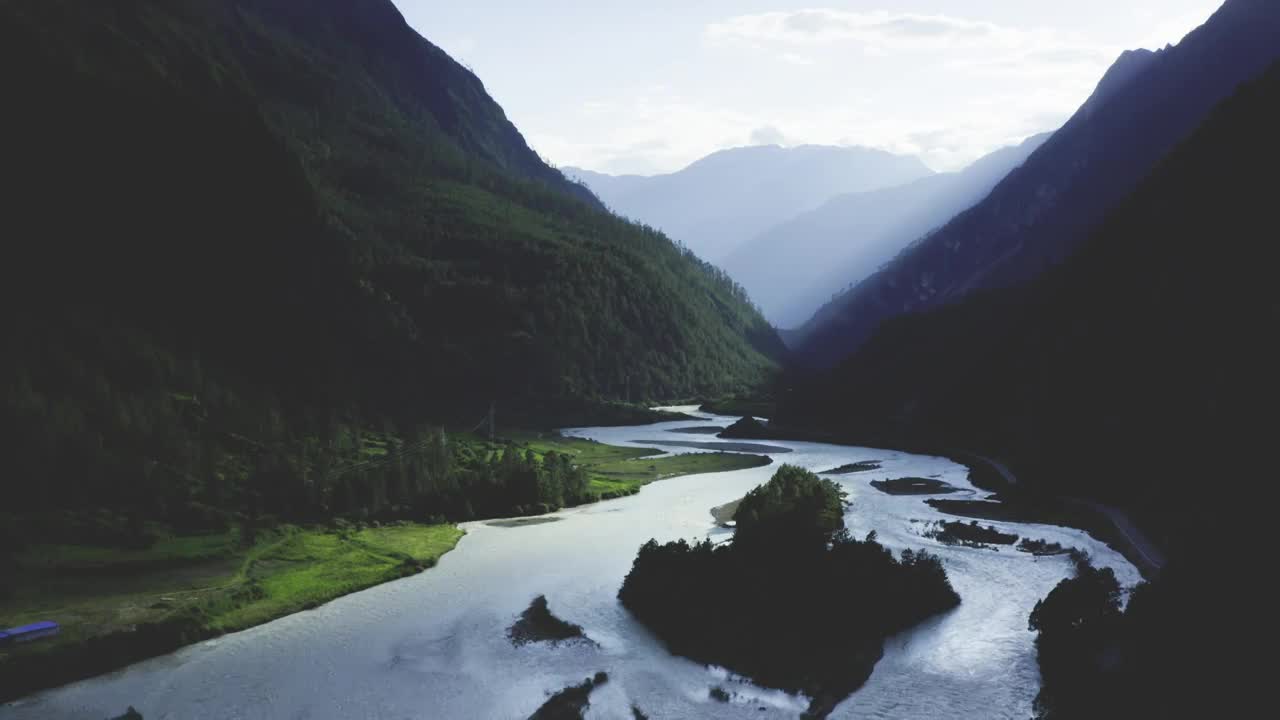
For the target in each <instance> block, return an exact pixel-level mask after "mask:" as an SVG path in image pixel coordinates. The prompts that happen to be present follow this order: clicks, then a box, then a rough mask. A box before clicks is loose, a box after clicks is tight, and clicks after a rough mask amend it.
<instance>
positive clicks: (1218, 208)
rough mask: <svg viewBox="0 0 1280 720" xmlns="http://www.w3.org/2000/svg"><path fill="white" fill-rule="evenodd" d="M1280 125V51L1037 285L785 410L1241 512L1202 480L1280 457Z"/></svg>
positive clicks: (1087, 482)
mask: <svg viewBox="0 0 1280 720" xmlns="http://www.w3.org/2000/svg"><path fill="white" fill-rule="evenodd" d="M1278 127H1280V63H1277V64H1275V65H1273V67H1272V68H1271V69H1270V70H1269V71H1267V72H1266V74H1265V75H1263V76H1262V77H1261V78H1260V79H1258V80H1256V81H1254V82H1252V83H1250V84H1247V85H1245V86H1243V87H1242V88H1241V89H1240V90H1239V92H1238V93H1237V94H1236V95H1235V96H1234V97H1233V98H1231V99H1229V100H1228V101H1226V102H1225V103H1223V104H1222V105H1221V106H1220V107H1219V108H1218V109H1217V110H1215V111H1214V112H1212V113H1211V114H1210V115H1209V117H1208V119H1207V121H1206V122H1205V123H1204V125H1203V127H1201V128H1200V129H1199V130H1197V131H1196V132H1195V133H1194V134H1193V135H1192V136H1191V137H1190V138H1189V139H1188V140H1187V141H1186V142H1184V143H1183V144H1181V145H1180V146H1179V147H1178V148H1177V149H1176V150H1175V151H1173V152H1172V153H1171V154H1169V155H1168V156H1167V157H1166V158H1165V159H1164V160H1163V161H1161V162H1160V163H1158V164H1157V166H1156V168H1155V169H1154V172H1153V173H1152V174H1151V175H1150V176H1149V177H1148V178H1147V179H1146V180H1145V181H1143V182H1142V183H1140V185H1139V186H1138V188H1137V189H1136V190H1135V191H1134V192H1132V193H1131V194H1129V195H1128V196H1127V197H1126V198H1125V199H1123V200H1122V201H1121V202H1120V203H1118V204H1117V205H1116V207H1115V208H1114V209H1113V210H1112V211H1111V212H1110V213H1109V214H1108V215H1107V217H1106V219H1105V220H1104V221H1103V222H1102V223H1101V225H1100V226H1099V227H1098V228H1097V229H1096V231H1095V232H1093V233H1092V234H1091V236H1090V237H1089V239H1088V240H1087V241H1086V242H1085V243H1084V244H1083V245H1082V246H1081V247H1080V248H1079V249H1078V252H1077V254H1075V255H1074V256H1072V257H1071V258H1069V259H1068V260H1067V261H1065V262H1064V263H1062V264H1061V265H1060V266H1058V267H1055V268H1054V269H1052V270H1050V271H1049V272H1047V273H1046V274H1045V275H1043V276H1042V277H1041V278H1039V279H1038V280H1036V281H1035V282H1033V283H1031V284H1029V285H1027V286H1022V287H1017V288H1008V289H1002V290H994V291H986V292H982V293H975V294H972V295H970V296H969V297H967V298H965V299H964V300H962V301H960V302H957V303H953V304H950V305H946V306H943V307H940V308H937V309H934V310H932V311H928V312H923V313H919V314H913V315H906V316H902V317H899V318H896V319H894V320H891V321H889V322H888V323H886V324H885V325H884V327H883V328H882V330H881V331H880V332H878V333H877V334H876V335H875V336H874V337H873V338H872V340H871V341H869V342H868V343H866V344H865V345H864V346H863V347H862V348H861V349H860V350H859V351H858V352H857V353H855V354H854V355H853V356H851V357H850V358H848V359H847V360H846V361H845V362H843V363H842V364H841V365H839V366H838V367H837V368H835V369H834V370H832V371H830V372H827V373H822V374H820V375H819V376H818V377H816V378H815V379H814V380H813V381H812V382H810V383H805V384H802V386H801V387H799V388H797V389H796V390H795V392H794V393H792V394H789V395H787V396H785V397H787V398H789V399H790V400H791V401H790V402H789V403H786V404H785V406H784V408H783V410H782V418H781V419H782V420H784V421H788V422H793V423H800V424H806V423H807V424H813V425H818V426H821V427H824V428H831V429H840V430H843V431H844V432H847V433H849V434H850V435H852V436H855V437H860V438H862V439H863V440H864V441H866V440H867V439H868V438H872V437H877V436H879V437H884V436H887V435H897V436H899V437H901V436H908V437H911V438H915V439H927V440H930V441H932V442H933V443H934V444H935V445H936V446H942V447H958V448H968V449H970V450H973V451H976V452H983V453H990V454H992V455H994V456H997V457H1000V458H1002V459H1005V460H1007V461H1009V463H1010V464H1011V465H1013V466H1014V468H1015V470H1023V471H1026V472H1024V473H1020V475H1022V477H1024V478H1025V479H1026V482H1028V483H1033V484H1034V485H1035V486H1036V487H1038V489H1040V490H1043V491H1047V492H1048V493H1050V494H1053V495H1059V494H1062V495H1072V496H1085V497H1093V498H1100V499H1103V500H1105V501H1109V502H1113V503H1116V504H1120V505H1121V506H1123V507H1127V508H1129V509H1130V510H1132V511H1134V512H1136V513H1138V514H1139V515H1140V516H1141V517H1142V518H1144V519H1146V520H1149V521H1153V522H1154V524H1155V525H1156V526H1157V527H1159V528H1163V529H1164V530H1165V531H1167V532H1169V533H1176V532H1178V531H1180V530H1183V531H1190V532H1202V531H1203V525H1204V524H1205V523H1214V522H1219V521H1222V522H1228V523H1231V524H1234V523H1236V522H1237V518H1236V514H1237V512H1238V505H1239V496H1238V495H1237V494H1236V493H1232V492H1217V491H1210V492H1205V489H1206V488H1218V489H1223V488H1227V487H1231V486H1232V485H1231V483H1234V482H1237V481H1238V482H1240V483H1243V486H1244V487H1253V486H1255V484H1256V483H1258V482H1261V483H1263V484H1266V483H1267V482H1268V480H1267V479H1264V478H1266V476H1267V474H1268V472H1269V471H1268V470H1267V468H1270V467H1271V465H1272V463H1273V461H1274V458H1273V457H1272V455H1273V447H1274V437H1273V435H1274V429H1275V424H1274V422H1272V421H1271V420H1270V419H1271V418H1273V417H1274V415H1275V412H1276V408H1277V407H1280V374H1277V372H1276V369H1277V368H1280V303H1277V301H1276V292H1275V282H1274V277H1273V276H1274V269H1275V266H1276V263H1277V261H1278V260H1280V248H1278V247H1277V246H1276V243H1275V242H1274V238H1275V237H1276V225H1277V219H1276V215H1275V208H1274V205H1275V192H1274V186H1273V185H1272V184H1271V183H1269V182H1266V181H1261V182H1260V180H1261V179H1265V178H1269V177H1271V176H1272V175H1273V174H1274V172H1275V168H1276V167H1280V133H1277V132H1276V128H1278ZM1215 511H1218V512H1220V514H1218V515H1215V514H1214V513H1215ZM1158 714H1160V713H1157V715H1158ZM1174 714H1176V713H1174Z"/></svg>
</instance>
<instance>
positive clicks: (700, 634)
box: [618, 465, 960, 717]
mask: <svg viewBox="0 0 1280 720" xmlns="http://www.w3.org/2000/svg"><path fill="white" fill-rule="evenodd" d="M844 504H845V496H844V493H843V491H841V489H840V487H839V485H837V484H836V483H834V482H833V481H831V480H826V479H822V478H819V477H818V476H817V475H814V474H813V473H811V472H808V471H807V470H804V469H801V468H798V467H794V466H790V465H784V466H782V467H781V468H779V469H778V471H777V473H775V474H774V476H773V478H772V479H771V480H770V481H769V482H767V483H765V484H764V485H761V486H760V487H757V488H756V489H754V490H752V491H751V492H750V493H748V494H747V495H746V497H745V498H743V500H742V502H741V504H740V505H739V506H738V510H737V513H736V514H735V519H736V521H737V531H736V533H735V535H734V538H733V540H732V541H730V542H727V543H722V544H719V545H714V544H712V543H711V542H710V541H709V540H704V541H702V542H700V543H695V544H689V543H688V542H686V541H684V540H680V541H677V542H671V543H666V544H664V545H659V544H658V543H657V542H656V541H653V540H650V541H649V542H648V543H646V544H645V545H644V546H643V547H641V548H640V552H639V555H638V556H637V557H636V560H635V564H634V565H633V566H632V569H631V572H630V574H628V575H627V578H626V580H625V581H624V582H623V585H622V589H621V590H620V591H619V592H618V597H619V599H620V600H621V601H622V604H623V605H624V606H625V607H626V608H627V609H628V610H630V611H631V612H632V613H633V614H634V615H635V616H636V617H637V618H638V619H639V620H640V621H641V622H643V623H644V624H645V625H646V626H648V627H649V628H650V629H651V630H652V631H653V632H654V633H655V634H657V635H658V637H660V638H661V639H662V640H663V641H664V642H665V643H666V644H667V647H668V648H669V649H670V650H671V651H672V652H673V653H676V654H678V655H683V656H685V657H688V658H691V659H693V660H696V661H698V662H704V663H708V664H715V665H720V666H723V667H725V668H728V669H729V670H732V671H733V672H736V673H739V674H741V675H744V676H746V677H749V678H751V680H753V681H754V682H756V683H758V684H760V685H764V686H768V687H775V688H780V689H783V690H786V691H788V692H792V693H804V694H805V695H807V696H808V697H809V698H810V699H811V702H810V705H809V710H808V713H807V716H810V717H825V716H826V714H827V713H829V712H830V711H831V709H832V708H834V707H835V705H836V704H837V703H839V702H840V701H841V700H843V699H844V698H845V697H846V696H848V695H849V693H851V692H853V691H854V690H856V689H858V688H859V687H860V686H861V685H862V684H863V683H864V682H866V680H867V678H868V677H869V676H870V675H871V670H872V668H874V667H875V664H876V662H877V661H878V660H879V659H880V656H881V654H882V653H883V644H884V640H885V638H887V637H889V636H890V635H893V634H894V633H897V632H900V631H902V630H905V629H907V628H909V627H911V626H913V625H915V624H917V623H919V622H920V621H922V620H924V619H925V618H927V617H930V616H932V615H935V614H937V613H940V612H943V611H946V610H949V609H951V608H953V607H955V606H956V605H957V604H959V602H960V597H959V596H958V595H957V594H956V592H955V590H953V589H952V587H951V584H950V582H949V581H948V580H947V575H946V572H945V571H944V570H943V567H942V563H941V562H940V561H939V560H938V558H936V557H934V556H933V555H929V554H928V553H924V552H913V551H911V550H905V551H903V553H902V555H901V557H894V555H893V554H892V553H891V552H890V551H889V550H888V549H886V548H885V547H884V546H882V545H880V544H879V543H877V542H876V541H875V537H874V533H873V534H872V535H869V536H868V537H867V538H866V539H865V540H855V539H854V538H852V537H851V536H850V535H849V533H848V531H847V530H846V529H845V526H844V509H845V508H844Z"/></svg>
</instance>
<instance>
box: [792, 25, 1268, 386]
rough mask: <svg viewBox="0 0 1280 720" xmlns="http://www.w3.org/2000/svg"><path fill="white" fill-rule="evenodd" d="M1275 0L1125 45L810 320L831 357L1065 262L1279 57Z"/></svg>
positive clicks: (814, 345)
mask: <svg viewBox="0 0 1280 720" xmlns="http://www.w3.org/2000/svg"><path fill="white" fill-rule="evenodd" d="M1277 37H1280V3H1274V2H1266V1H1264V0H1231V2H1228V3H1226V4H1225V5H1224V6H1223V7H1222V8H1221V9H1220V10H1219V11H1218V12H1217V13H1215V14H1214V15H1213V17H1211V18H1210V19H1209V21H1208V22H1206V23H1205V24H1204V25H1203V26H1202V27H1200V28H1198V29H1197V30H1195V31H1193V32H1192V33H1190V34H1189V35H1188V36H1187V37H1186V38H1185V39H1184V40H1183V41H1182V42H1181V43H1180V44H1179V45H1178V46H1176V47H1170V48H1166V49H1164V50H1161V51H1159V52H1156V53H1147V52H1145V51H1144V52H1137V53H1126V54H1125V55H1124V56H1122V57H1121V58H1120V60H1119V61H1118V62H1117V63H1116V66H1115V67H1114V68H1113V69H1112V70H1111V71H1110V72H1108V73H1107V75H1106V77H1104V78H1103V80H1102V82H1101V83H1100V84H1099V86H1098V91H1097V93H1095V95H1094V96H1093V97H1092V98H1090V100H1089V101H1088V102H1086V103H1085V104H1084V106H1083V107H1082V108H1081V109H1080V110H1079V111H1078V112H1077V113H1076V114H1075V116H1074V117H1072V118H1071V120H1070V121H1068V122H1067V124H1066V125H1065V126H1063V127H1062V129H1060V130H1058V131H1057V132H1056V133H1055V134H1054V136H1053V137H1052V138H1051V139H1050V140H1049V141H1048V142H1046V143H1045V144H1044V145H1042V146H1041V147H1040V149H1039V150H1037V151H1036V152H1035V153H1034V154H1032V156H1031V157H1030V158H1029V159H1028V160H1027V162H1026V163H1024V164H1023V165H1022V167H1020V168H1018V169H1017V170H1015V171H1013V172H1012V173H1010V174H1009V176H1008V177H1006V178H1005V179H1004V181H1002V182H1001V183H1000V184H999V185H998V186H997V187H996V188H995V190H993V191H992V193H991V194H990V195H989V196H988V197H987V198H986V199H985V200H984V201H983V202H981V203H979V204H978V205H976V206H975V207H973V208H972V209H970V210H969V211H967V212H965V213H963V214H961V215H959V216H958V217H957V218H955V219H954V220H952V221H951V222H950V223H948V224H947V225H946V226H945V227H943V228H942V229H940V230H939V231H938V232H936V233H934V234H933V235H931V236H930V237H929V238H927V239H926V240H924V241H923V242H921V243H918V244H916V245H914V246H912V247H911V248H910V249H909V250H907V251H905V252H903V253H902V254H901V255H900V256H898V257H897V258H895V259H894V260H893V261H892V262H891V263H890V264H889V265H888V266H887V267H886V268H885V269H883V270H882V271H880V272H879V273H877V274H875V275H873V276H872V277H870V278H868V279H866V280H865V281H863V282H862V283H860V284H859V285H858V286H856V287H855V288H854V289H852V290H851V291H849V292H848V293H845V294H844V295H842V296H841V297H839V298H837V299H836V300H834V301H833V302H831V303H830V304H828V305H827V306H826V307H824V308H823V309H822V310H820V311H819V312H818V313H817V314H816V315H815V316H814V318H813V319H812V320H811V321H810V322H809V323H807V324H806V326H805V327H804V328H803V330H802V332H801V340H800V348H801V355H802V356H803V357H804V358H805V360H806V361H807V362H810V363H815V364H819V365H829V364H832V363H834V362H837V361H838V360H839V359H840V358H842V357H844V356H845V355H846V354H848V353H849V352H850V351H851V350H853V349H855V348H857V347H858V346H859V345H861V344H862V343H863V342H864V341H865V340H866V339H867V338H868V337H870V336H871V334H872V333H873V332H874V331H875V329H876V328H877V327H879V325H880V324H881V323H882V322H883V321H884V320H885V319H887V318H890V317H892V316H894V315H897V314H900V313H904V312H913V311H919V310H923V309H928V308H931V307H936V306H938V305H940V304H942V303H945V302H948V301H953V300H956V299H958V298H961V297H963V296H965V295H966V294H968V293H970V292H972V291H974V290H978V289H982V288H992V287H1003V286H1007V285H1010V284H1013V283H1017V282H1020V281H1023V280H1026V279H1028V278H1031V277H1034V276H1035V275H1036V274H1038V273H1039V272H1042V271H1043V270H1045V269H1046V268H1048V267H1052V266H1053V265H1054V264H1056V263H1059V262H1061V261H1062V260H1063V259H1064V258H1065V257H1067V256H1068V255H1069V254H1070V253H1071V251H1072V250H1073V249H1074V248H1075V247H1076V245H1077V244H1078V243H1079V241H1080V240H1081V239H1082V238H1084V237H1085V236H1086V235H1087V234H1088V232H1089V231H1090V229H1092V228H1093V227H1094V226H1095V225H1096V224H1097V223H1098V222H1099V221H1100V220H1101V219H1102V217H1103V216H1104V214H1105V213H1106V211H1107V210H1108V209H1109V208H1110V207H1111V206H1112V205H1114V204H1115V203H1116V202H1117V201H1119V200H1120V199H1121V198H1123V197H1124V195H1125V194H1126V193H1128V192H1129V191H1131V190H1132V189H1133V188H1134V187H1135V186H1136V185H1137V183H1138V182H1139V181H1140V180H1141V179H1142V178H1143V177H1144V176H1145V175H1146V174H1147V173H1148V172H1149V171H1150V169H1151V168H1152V167H1153V166H1154V164H1155V163H1156V162H1157V161H1158V160H1159V159H1160V158H1161V157H1162V156H1163V155H1164V154H1165V153H1167V152H1168V151H1169V150H1170V149H1172V147H1173V146H1174V145H1175V144H1176V143H1177V142H1178V141H1180V140H1182V139H1183V138H1185V137H1186V136H1187V135H1188V134H1190V132H1191V131H1192V130H1193V129H1194V128H1195V127H1196V126H1197V125H1198V124H1199V123H1200V122H1201V121H1202V120H1203V118H1204V117H1205V115H1206V114H1207V113H1208V112H1209V109H1210V108H1212V107H1213V106H1214V105H1215V104H1216V103H1217V102H1219V101H1221V100H1222V99H1223V98H1225V97H1226V96H1228V95H1229V94H1230V93H1231V92H1232V91H1233V90H1234V89H1235V88H1236V87H1237V86H1238V85H1239V84H1240V83H1241V82H1244V81H1246V80H1248V79H1250V78H1253V77H1256V76H1257V75H1258V74H1259V73H1260V72H1261V71H1262V69H1263V68H1265V67H1266V66H1267V65H1268V64H1270V62H1271V61H1272V60H1274V59H1275V58H1276V57H1277V56H1280V43H1277V42H1276V38H1277Z"/></svg>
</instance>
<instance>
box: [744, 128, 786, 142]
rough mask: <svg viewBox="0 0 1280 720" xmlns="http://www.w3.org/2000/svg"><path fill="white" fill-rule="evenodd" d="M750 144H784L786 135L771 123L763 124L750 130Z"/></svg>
mask: <svg viewBox="0 0 1280 720" xmlns="http://www.w3.org/2000/svg"><path fill="white" fill-rule="evenodd" d="M751 144H752V145H786V144H787V136H786V135H783V134H782V131H781V130H779V129H778V128H776V127H774V126H773V125H765V126H764V127H758V128H756V129H755V130H752V131H751Z"/></svg>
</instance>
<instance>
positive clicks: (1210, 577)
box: [1029, 522, 1270, 720]
mask: <svg viewBox="0 0 1280 720" xmlns="http://www.w3.org/2000/svg"><path fill="white" fill-rule="evenodd" d="M1228 529H1231V530H1236V531H1237V532H1239V528H1238V527H1237V526H1229V525H1227V524H1226V523H1212V522H1211V523H1207V524H1206V533H1205V534H1206V536H1223V535H1225V533H1226V531H1227V530H1228ZM1255 532H1256V533H1258V534H1261V531H1260V530H1245V531H1244V532H1243V533H1241V534H1245V533H1255ZM1239 539H1240V540H1242V541H1244V542H1242V544H1241V546H1240V548H1237V549H1236V550H1235V551H1233V552H1221V551H1219V550H1217V549H1216V548H1214V547H1213V546H1212V545H1210V544H1208V543H1196V544H1190V543H1189V544H1187V545H1186V546H1183V547H1182V548H1175V552H1174V553H1173V554H1172V555H1171V559H1170V561H1169V563H1168V565H1166V566H1165V567H1164V569H1163V570H1161V572H1160V574H1159V576H1158V577H1156V578H1155V579H1154V580H1151V581H1149V582H1146V583H1143V584H1142V585H1139V586H1138V587H1137V588H1135V589H1134V590H1133V591H1132V593H1131V594H1130V596H1129V602H1128V604H1127V605H1126V606H1125V607H1124V609H1123V610H1121V608H1120V598H1121V597H1122V595H1121V591H1120V588H1119V584H1118V583H1117V581H1116V578H1115V576H1114V575H1113V574H1112V572H1111V570H1110V569H1105V568H1103V569H1099V568H1096V567H1094V566H1092V565H1091V564H1090V563H1089V558H1088V557H1087V556H1084V555H1081V554H1079V553H1073V558H1074V559H1075V560H1076V575H1075V577H1072V578H1069V579H1067V580H1063V581H1062V582H1061V583H1059V584H1058V585H1057V587H1055V588H1054V589H1053V590H1052V591H1051V592H1050V593H1049V594H1048V596H1046V597H1045V598H1044V599H1043V600H1042V601H1040V602H1039V603H1037V604H1036V607H1035V610H1034V611H1033V612H1032V614H1031V617H1030V621H1029V627H1030V628H1031V629H1032V630H1035V631H1037V632H1038V636H1037V638H1036V650H1037V659H1038V661H1039V664H1040V675H1041V677H1042V684H1041V689H1040V694H1039V695H1038V696H1037V698H1036V707H1035V709H1036V717H1037V718H1038V719H1039V720H1076V719H1077V718H1079V719H1086V718H1087V719H1088V720H1112V719H1115V720H1121V719H1125V720H1127V719H1128V718H1227V717H1251V716H1254V715H1257V714H1258V707H1259V706H1260V705H1259V699H1258V694H1259V693H1260V692H1262V693H1264V692H1265V686H1264V685H1261V684H1259V683H1258V676H1257V675H1256V673H1257V672H1258V671H1262V672H1263V673H1265V672H1266V668H1267V665H1266V661H1265V657H1266V655H1265V649H1264V650H1263V654H1262V655H1261V656H1260V654H1259V652H1258V649H1259V648H1265V643H1266V639H1265V634H1263V633H1260V627H1261V625H1260V623H1265V618H1266V617H1268V616H1269V611H1270V608H1269V607H1268V606H1267V605H1266V603H1267V602H1268V600H1269V596H1268V595H1267V594H1266V593H1260V594H1256V593H1252V592H1250V591H1249V588H1248V587H1247V586H1246V585H1244V583H1247V582H1248V581H1249V578H1250V573H1256V572H1257V571H1258V568H1259V567H1261V566H1262V563H1265V562H1267V561H1266V560H1263V559H1262V558H1261V557H1260V556H1259V555H1258V554H1257V553H1256V552H1253V551H1251V550H1250V549H1251V548H1256V547H1263V545H1260V544H1258V542H1260V541H1261V540H1262V539H1263V538H1261V537H1256V536H1255V537H1241V538H1239ZM1251 541H1252V542H1251ZM1259 657H1262V658H1264V659H1263V660H1262V662H1261V663H1260V662H1259ZM1262 702H1263V703H1265V701H1262Z"/></svg>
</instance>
